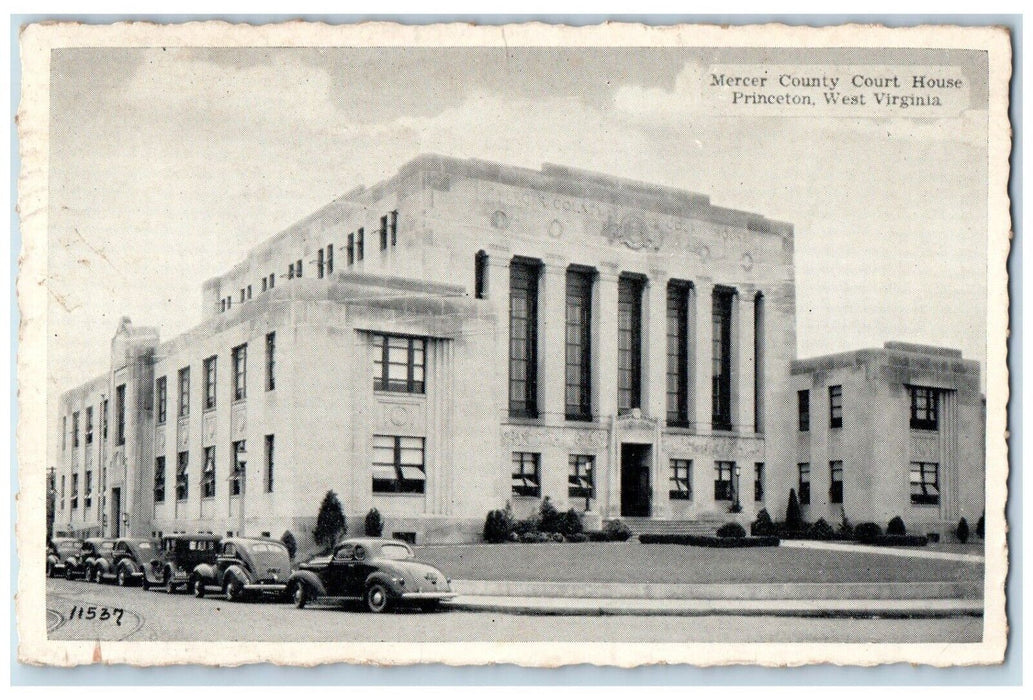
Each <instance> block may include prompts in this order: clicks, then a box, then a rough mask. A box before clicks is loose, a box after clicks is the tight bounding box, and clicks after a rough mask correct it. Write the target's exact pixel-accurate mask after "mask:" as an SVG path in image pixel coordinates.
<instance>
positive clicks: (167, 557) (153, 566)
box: [140, 533, 222, 593]
mask: <svg viewBox="0 0 1033 700" xmlns="http://www.w3.org/2000/svg"><path fill="white" fill-rule="evenodd" d="M221 539H222V537H221V536H219V535H212V534H201V533H198V534H193V535H188V534H175V535H165V536H164V537H162V538H161V550H160V551H158V552H156V553H155V555H154V557H153V558H152V559H151V560H150V561H148V562H147V563H146V565H145V566H144V567H143V578H142V579H141V580H140V583H141V584H142V585H143V588H144V590H147V589H148V588H151V587H161V588H164V589H165V592H166V593H175V592H176V591H177V590H178V589H179V587H180V586H185V585H187V584H188V583H189V582H190V574H191V572H193V570H194V567H196V566H197V565H198V564H208V563H215V557H216V554H217V551H218V547H219V541H220V540H221Z"/></svg>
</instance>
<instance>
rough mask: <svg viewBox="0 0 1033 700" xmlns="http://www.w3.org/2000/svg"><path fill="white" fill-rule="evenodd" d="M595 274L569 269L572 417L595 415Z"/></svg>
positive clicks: (568, 356) (568, 400)
mask: <svg viewBox="0 0 1033 700" xmlns="http://www.w3.org/2000/svg"><path fill="white" fill-rule="evenodd" d="M592 278H593V273H592V272H590V271H587V270H567V337H566V346H567V347H566V362H567V367H566V379H567V386H566V414H567V419H568V420H591V419H592Z"/></svg>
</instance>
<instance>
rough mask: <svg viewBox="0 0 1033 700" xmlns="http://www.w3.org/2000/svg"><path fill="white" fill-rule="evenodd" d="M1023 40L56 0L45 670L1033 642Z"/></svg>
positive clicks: (46, 287)
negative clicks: (1026, 531)
mask: <svg viewBox="0 0 1033 700" xmlns="http://www.w3.org/2000/svg"><path fill="white" fill-rule="evenodd" d="M1010 52H1011V48H1010V38H1009V35H1008V32H1007V31H1006V30H1003V29H993V28H986V27H984V28H978V27H969V28H961V27H947V26H944V27H920V28H912V29H899V30H894V29H888V28H885V27H874V26H872V27H861V26H846V27H830V28H825V29H821V28H808V27H796V28H791V27H785V26H781V27H776V26H763V25H760V26H755V27H732V28H725V29H723V30H722V29H719V28H717V27H705V26H681V27H668V28H648V27H644V26H641V25H633V24H626V25H621V24H611V25H606V26H595V27H580V28H575V27H562V26H545V25H532V24H526V25H519V24H518V25H507V26H505V27H484V26H481V27H478V26H467V25H432V26H420V27H414V26H408V27H405V26H402V25H398V24H391V23H374V24H358V25H351V26H336V27H335V26H328V25H315V24H311V25H309V24H306V23H303V22H294V23H287V24H273V25H266V26H256V27H251V26H247V25H230V24H222V23H214V22H213V23H197V24H192V25H190V24H187V25H158V24H125V25H119V24H110V25H98V26H86V25H74V24H63V23H54V24H52V25H33V26H30V27H28V28H27V29H26V30H24V31H23V33H22V85H21V96H22V102H21V105H20V107H19V123H18V126H19V136H20V148H21V154H22V156H21V157H22V164H23V165H22V175H21V186H20V189H19V197H20V199H19V210H20V214H21V217H22V218H21V226H22V257H21V267H20V272H19V280H18V292H19V304H20V312H21V336H20V346H19V382H20V384H19V392H20V393H19V396H20V398H19V401H20V404H19V409H20V421H21V422H20V424H19V428H18V430H19V465H18V468H19V476H20V488H21V494H20V496H19V501H18V508H19V510H18V560H19V564H20V571H19V597H18V625H19V632H20V635H21V636H20V658H21V659H22V660H24V661H30V662H33V663H41V664H54V665H61V666H68V665H79V664H90V663H98V662H107V663H131V664H136V665H151V664H165V663H187V662H189V663H206V664H221V663H255V662H262V661H276V662H279V663H286V664H303V665H309V664H318V663H326V662H335V661H347V662H351V663H387V664H410V663H423V662H428V661H444V662H446V663H451V664H464V663H471V664H474V663H476V664H483V663H494V662H509V663H521V664H526V665H532V666H533V665H548V666H555V665H563V664H573V663H596V664H604V665H619V666H634V665H638V664H650V663H661V662H663V663H688V664H704V665H706V664H713V663H729V662H737V663H744V662H745V663H757V664H765V665H779V664H800V663H818V662H834V663H839V664H858V665H871V664H878V663H892V662H902V661H906V662H912V663H924V664H932V665H941V666H942V665H954V664H989V663H999V662H1000V661H1001V660H1002V659H1003V657H1004V653H1005V642H1006V628H1007V621H1006V619H1005V600H1004V582H1005V577H1006V574H1007V566H1008V558H1007V556H1008V555H1007V551H1006V545H1005V536H1006V532H1007V524H1006V522H1005V515H1004V513H1005V511H1004V507H1005V503H1006V483H1007V476H1008V456H1007V443H1006V434H1005V425H1006V420H1007V401H1008V398H1007V397H1008V386H1007V381H1008V368H1007V364H1006V346H1005V342H1006V340H1005V339H1006V335H1007V328H1008V292H1007V277H1006V272H1005V262H1006V259H1007V255H1008V250H1009V234H1008V232H1009V228H1010V226H1011V223H1010V218H1009V211H1008V200H1007V181H1008V153H1009V149H1010V147H1011V146H1010V132H1009V125H1008V118H1007V110H1008V83H1009V79H1010V70H1011V68H1010V66H1011V53H1010ZM137 642H144V643H145V644H137ZM219 642H236V643H238V644H235V645H219V644H213V643H219ZM302 643H304V644H302Z"/></svg>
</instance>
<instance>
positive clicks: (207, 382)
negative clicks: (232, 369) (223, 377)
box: [204, 355, 219, 411]
mask: <svg viewBox="0 0 1033 700" xmlns="http://www.w3.org/2000/svg"><path fill="white" fill-rule="evenodd" d="M218 359H219V358H218V357H216V356H215V355H212V356H211V357H209V358H207V359H206V360H205V361H204V410H206V411H207V410H210V409H213V408H215V398H216V396H215V379H216V369H217V367H216V362H217V361H218Z"/></svg>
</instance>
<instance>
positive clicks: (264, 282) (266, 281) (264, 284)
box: [262, 277, 269, 292]
mask: <svg viewBox="0 0 1033 700" xmlns="http://www.w3.org/2000/svg"><path fill="white" fill-rule="evenodd" d="M268 290H269V278H268V277H263V278H262V291H263V292H265V291H268Z"/></svg>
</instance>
